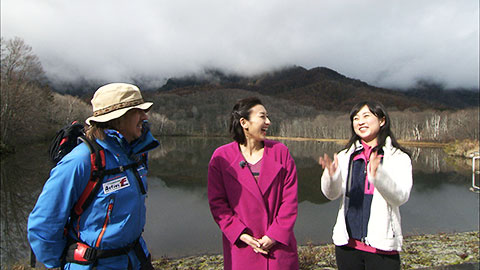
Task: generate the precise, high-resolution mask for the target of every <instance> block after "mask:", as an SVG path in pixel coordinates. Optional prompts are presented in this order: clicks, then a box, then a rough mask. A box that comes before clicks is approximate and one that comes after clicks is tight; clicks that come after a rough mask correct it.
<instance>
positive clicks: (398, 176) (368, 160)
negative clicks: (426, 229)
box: [319, 102, 413, 270]
mask: <svg viewBox="0 0 480 270" xmlns="http://www.w3.org/2000/svg"><path fill="white" fill-rule="evenodd" d="M350 121H351V129H352V137H351V138H350V140H349V142H348V143H347V145H346V147H345V149H344V150H342V151H340V152H339V153H338V155H337V154H335V155H334V157H333V161H332V159H330V157H328V155H326V154H324V156H323V157H320V158H319V164H320V165H321V166H322V168H323V169H325V170H324V172H323V175H322V178H321V186H322V192H323V194H325V196H326V197H327V198H328V199H329V200H335V199H338V198H340V197H341V198H342V200H341V202H340V209H339V211H338V216H337V222H336V224H335V226H334V228H333V243H334V244H335V246H336V247H335V255H336V260H337V265H338V269H339V270H346V269H355V270H356V269H369V270H370V269H382V270H383V269H389V270H395V269H400V256H399V251H401V247H402V240H403V237H402V229H401V222H400V211H399V206H400V205H402V204H404V203H405V202H407V200H408V198H409V196H410V190H411V188H412V184H413V180H412V162H411V160H410V156H409V154H407V151H406V150H405V149H404V148H402V147H401V146H400V145H399V144H398V143H397V141H396V140H395V138H394V136H393V134H392V132H391V130H390V118H389V116H388V114H387V112H386V110H385V108H384V107H383V105H382V104H380V103H378V102H360V103H358V104H356V105H355V106H354V107H353V109H352V111H351V112H350Z"/></svg>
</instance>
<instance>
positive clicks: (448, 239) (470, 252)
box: [154, 231, 480, 270]
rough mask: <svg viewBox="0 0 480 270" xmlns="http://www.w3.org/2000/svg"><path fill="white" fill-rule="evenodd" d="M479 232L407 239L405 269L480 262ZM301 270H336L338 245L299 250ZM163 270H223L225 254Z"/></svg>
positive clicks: (165, 264) (161, 264) (160, 263)
mask: <svg viewBox="0 0 480 270" xmlns="http://www.w3.org/2000/svg"><path fill="white" fill-rule="evenodd" d="M479 246H480V233H479V231H473V232H462V233H440V234H428V235H416V236H407V237H405V239H404V247H403V251H402V252H401V253H400V257H401V260H402V269H426V268H427V269H433V268H436V267H441V266H447V265H458V264H467V263H476V264H478V263H479V252H480V251H479ZM298 252H299V260H300V269H302V270H320V269H325V270H326V269H336V263H335V253H334V246H333V245H332V244H328V245H313V244H307V245H305V246H299V247H298ZM154 266H155V269H162V270H197V269H198V270H221V269H223V257H222V255H203V256H192V257H186V258H181V259H168V258H161V259H159V260H156V261H155V262H154Z"/></svg>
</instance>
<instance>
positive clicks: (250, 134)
mask: <svg viewBox="0 0 480 270" xmlns="http://www.w3.org/2000/svg"><path fill="white" fill-rule="evenodd" d="M249 118H250V119H249V120H247V119H245V118H241V119H240V124H241V125H242V127H243V131H244V133H245V137H246V138H247V140H248V139H253V140H255V141H264V140H265V138H266V136H267V130H268V127H269V126H270V124H271V122H270V119H268V113H267V110H266V109H265V107H264V106H263V105H260V104H258V105H255V106H253V107H252V108H251V109H250V117H249Z"/></svg>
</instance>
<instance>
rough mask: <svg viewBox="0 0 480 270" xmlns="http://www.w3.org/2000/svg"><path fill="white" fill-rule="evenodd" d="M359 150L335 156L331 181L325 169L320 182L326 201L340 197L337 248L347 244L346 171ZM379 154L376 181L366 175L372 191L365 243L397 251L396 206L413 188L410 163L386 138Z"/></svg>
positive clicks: (399, 238)
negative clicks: (381, 153) (335, 168)
mask: <svg viewBox="0 0 480 270" xmlns="http://www.w3.org/2000/svg"><path fill="white" fill-rule="evenodd" d="M362 148H363V146H362V145H361V143H360V142H359V141H357V142H355V143H354V144H353V145H352V147H350V149H345V150H342V151H341V152H340V153H339V154H338V163H339V166H338V168H337V170H336V171H335V174H334V175H333V177H330V174H329V172H328V169H325V171H324V172H323V175H322V178H321V186H322V192H323V194H325V196H326V197H327V198H328V199H329V200H335V199H338V198H339V197H340V196H342V200H341V202H340V209H339V210H338V216H337V222H336V224H335V226H334V228H333V237H332V239H333V243H334V244H335V245H337V246H343V245H346V244H347V243H348V238H349V236H348V232H347V227H346V224H345V210H344V209H345V190H346V182H347V176H348V167H349V161H350V155H351V154H352V153H353V152H354V151H355V150H359V149H362ZM383 151H384V156H383V162H382V164H380V166H379V167H378V169H377V174H376V177H373V176H371V175H368V180H369V182H371V183H373V185H374V187H375V190H374V192H373V199H372V205H371V212H370V219H369V221H368V231H367V237H366V238H365V242H366V243H367V244H368V245H370V246H372V247H374V248H377V249H381V250H385V251H392V250H397V251H401V249H402V241H403V236H402V228H401V220H400V210H399V206H400V205H402V204H404V203H406V202H407V201H408V198H409V196H410V190H411V189H412V185H413V179H412V162H411V160H410V157H409V156H408V155H407V154H405V153H404V152H403V151H401V150H399V149H397V148H395V147H393V146H392V141H391V139H390V137H387V139H386V141H385V146H384V147H383Z"/></svg>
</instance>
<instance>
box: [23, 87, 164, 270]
mask: <svg viewBox="0 0 480 270" xmlns="http://www.w3.org/2000/svg"><path fill="white" fill-rule="evenodd" d="M91 102H92V106H93V116H92V117H89V118H88V119H87V120H86V123H87V124H88V127H87V130H86V137H87V139H90V140H95V141H96V142H97V143H98V144H99V145H100V146H101V147H102V148H103V149H104V153H105V161H106V164H105V169H106V170H107V171H109V172H110V173H109V174H107V175H105V176H104V177H102V179H101V180H100V181H101V182H99V184H101V185H100V188H99V191H98V192H97V194H95V195H96V196H95V197H94V199H93V201H92V202H91V203H90V204H89V205H88V207H87V208H86V209H85V210H84V211H83V213H81V215H79V216H78V215H72V213H74V211H73V210H72V208H73V207H74V205H75V203H76V202H77V201H78V200H79V199H80V196H81V195H82V192H83V191H84V190H85V189H86V188H87V185H88V184H89V179H90V178H91V172H92V163H91V157H90V150H89V148H88V147H87V145H86V144H85V143H82V144H80V145H78V146H77V147H76V148H74V149H73V150H72V151H71V152H70V153H69V154H67V155H66V156H65V157H63V159H62V160H61V161H60V162H59V163H58V164H57V165H56V167H55V168H53V169H52V171H51V173H50V177H49V179H48V180H47V182H46V183H45V186H44V188H43V190H42V193H41V194H40V196H39V198H38V201H37V203H36V205H35V208H34V209H33V211H32V213H31V214H30V216H29V219H28V240H29V242H30V245H31V247H32V250H33V252H34V253H35V255H36V257H37V259H38V260H39V261H41V262H42V263H44V264H45V266H46V267H48V268H55V267H63V268H64V269H99V270H101V269H142V270H143V269H153V267H152V265H151V256H150V254H149V252H148V250H147V247H146V244H145V241H144V240H143V238H142V237H141V234H142V231H143V228H144V225H145V212H146V207H145V198H146V190H147V178H146V175H147V164H146V156H147V155H146V154H147V152H148V151H150V150H152V149H153V148H155V147H157V146H158V144H159V143H158V141H157V140H155V138H154V137H153V136H152V135H151V133H150V131H149V129H148V125H145V123H146V121H147V119H148V116H147V114H146V113H147V112H148V110H149V109H150V108H151V106H152V104H153V103H151V102H145V101H144V100H143V98H142V95H141V93H140V90H139V89H138V87H136V86H135V85H131V84H124V83H112V84H107V85H105V86H102V87H100V88H99V89H98V90H97V91H96V92H95V94H94V96H93V99H92V101H91ZM142 161H143V162H142ZM132 165H133V166H132ZM119 168H120V169H119Z"/></svg>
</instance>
